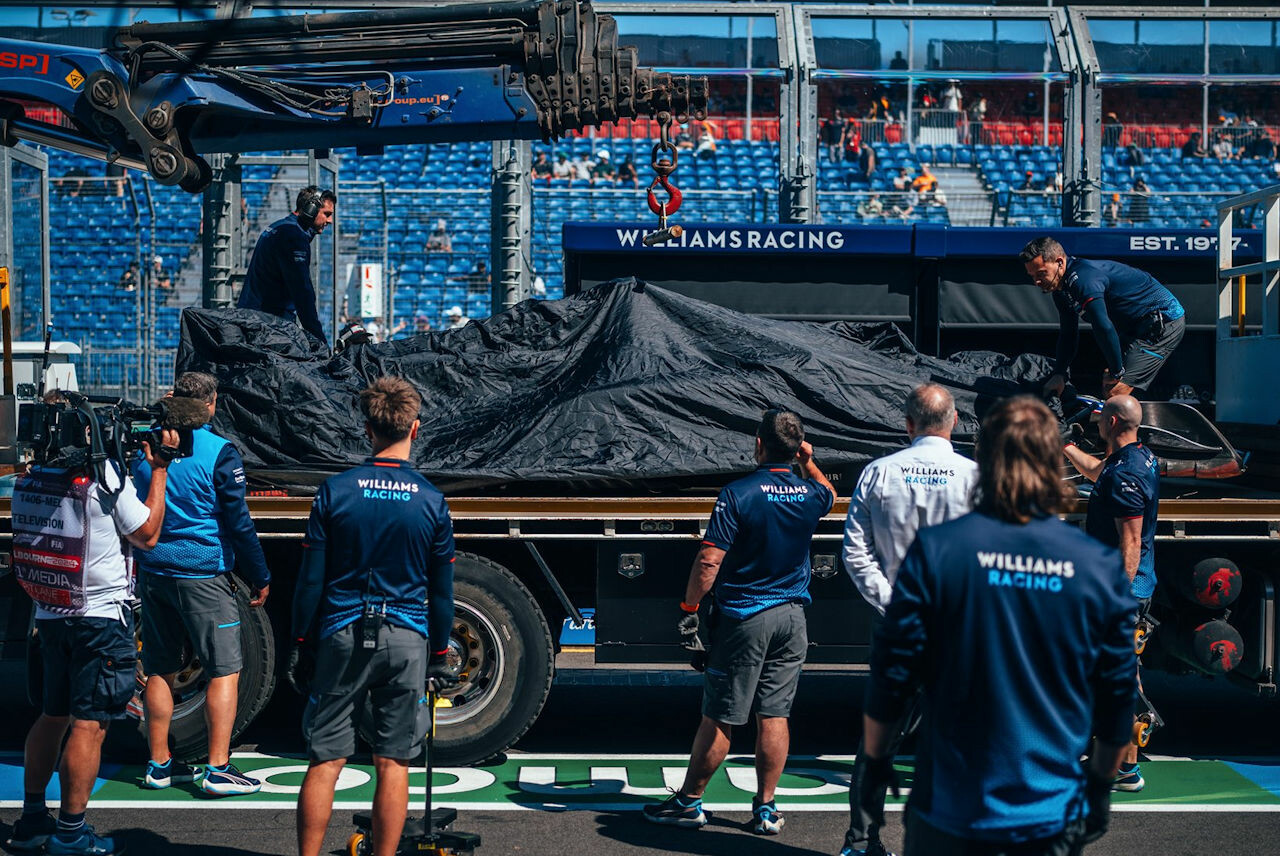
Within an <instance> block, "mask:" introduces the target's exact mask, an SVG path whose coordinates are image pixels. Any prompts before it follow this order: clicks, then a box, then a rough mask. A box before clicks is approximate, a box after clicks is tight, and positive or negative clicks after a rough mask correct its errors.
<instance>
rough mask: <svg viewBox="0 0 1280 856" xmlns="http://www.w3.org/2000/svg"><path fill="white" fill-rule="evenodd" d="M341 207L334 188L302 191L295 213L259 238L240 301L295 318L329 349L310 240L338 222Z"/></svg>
mask: <svg viewBox="0 0 1280 856" xmlns="http://www.w3.org/2000/svg"><path fill="white" fill-rule="evenodd" d="M337 204H338V196H337V194H335V193H334V192H333V191H332V190H321V189H320V188H319V187H316V186H315V185H311V186H309V187H304V188H303V189H302V190H300V191H299V192H298V196H297V199H296V200H295V201H294V208H293V213H292V214H290V215H289V216H288V217H284V218H282V219H280V220H277V221H276V222H274V223H272V224H271V225H270V226H269V227H268V228H267V230H266V231H265V232H263V233H262V236H261V237H260V238H258V243H257V245H256V246H255V247H254V248H253V255H252V256H250V258H249V272H248V274H247V275H246V276H245V281H244V288H243V289H242V290H241V292H240V300H239V302H238V303H237V306H239V307H240V308H241V309H258V310H261V311H263V312H269V313H271V314H272V315H278V316H280V317H281V318H285V319H287V320H289V321H292V320H294V318H295V317H296V318H297V319H298V320H299V321H301V322H302V329H304V330H306V331H307V333H308V334H310V335H311V336H312V337H313V338H315V339H316V340H317V341H318V342H320V343H322V344H326V347H327V343H326V341H325V336H324V326H323V325H322V324H321V323H320V315H319V313H317V312H316V290H315V287H314V286H313V285H312V284H311V242H312V241H313V240H315V238H316V236H317V235H319V234H320V233H321V232H323V231H324V228H325V227H326V226H328V225H329V223H330V222H332V221H333V217H334V211H335V210H336V208H337Z"/></svg>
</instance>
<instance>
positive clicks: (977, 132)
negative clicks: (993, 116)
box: [969, 95, 987, 146]
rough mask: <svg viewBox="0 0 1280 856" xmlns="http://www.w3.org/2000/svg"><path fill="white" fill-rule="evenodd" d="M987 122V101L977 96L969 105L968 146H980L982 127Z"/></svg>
mask: <svg viewBox="0 0 1280 856" xmlns="http://www.w3.org/2000/svg"><path fill="white" fill-rule="evenodd" d="M986 121H987V99H986V98H984V97H983V96H981V95H979V96H977V97H976V98H975V99H974V100H973V101H971V102H970V103H969V145H971V146H980V145H982V127H983V125H985V124H986Z"/></svg>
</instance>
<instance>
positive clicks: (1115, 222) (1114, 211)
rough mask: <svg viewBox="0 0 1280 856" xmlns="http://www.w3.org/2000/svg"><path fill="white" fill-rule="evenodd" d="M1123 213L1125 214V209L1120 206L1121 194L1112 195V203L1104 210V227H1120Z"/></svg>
mask: <svg viewBox="0 0 1280 856" xmlns="http://www.w3.org/2000/svg"><path fill="white" fill-rule="evenodd" d="M1122 213H1123V208H1122V206H1121V204H1120V194H1119V193H1113V194H1111V201H1110V202H1108V203H1107V204H1106V207H1104V208H1103V209H1102V225H1104V226H1119V225H1120V216H1121V214H1122Z"/></svg>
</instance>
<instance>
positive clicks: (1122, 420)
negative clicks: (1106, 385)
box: [1102, 395, 1142, 434]
mask: <svg viewBox="0 0 1280 856" xmlns="http://www.w3.org/2000/svg"><path fill="white" fill-rule="evenodd" d="M1112 419H1114V420H1115V431H1114V432H1113V433H1117V434H1122V433H1126V432H1128V431H1137V430H1138V426H1139V425H1141V424H1142V405H1141V404H1139V403H1138V399H1136V398H1134V397H1133V396H1132V395H1113V396H1111V397H1110V398H1108V399H1107V403H1106V404H1104V405H1102V421H1103V422H1106V423H1107V424H1108V425H1110V424H1111V420H1112Z"/></svg>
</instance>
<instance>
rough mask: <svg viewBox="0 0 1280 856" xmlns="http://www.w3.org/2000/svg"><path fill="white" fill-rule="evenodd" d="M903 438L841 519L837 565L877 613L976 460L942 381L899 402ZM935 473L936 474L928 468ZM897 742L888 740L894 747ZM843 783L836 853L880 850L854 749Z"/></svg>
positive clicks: (966, 498)
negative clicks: (954, 435)
mask: <svg viewBox="0 0 1280 856" xmlns="http://www.w3.org/2000/svg"><path fill="white" fill-rule="evenodd" d="M905 410H906V426H905V427H906V430H907V439H908V440H909V442H910V443H911V445H910V446H909V447H908V448H906V449H903V450H902V451H900V452H895V453H894V454H892V455H889V456H887V457H884V458H881V459H879V460H877V461H873V462H871V463H870V464H868V465H867V467H866V468H865V469H863V471H862V475H861V476H859V477H858V483H857V486H856V487H854V489H853V496H852V497H850V499H849V514H848V517H847V518H846V520H845V525H844V546H843V558H844V569H845V571H846V572H847V573H848V574H849V576H850V577H851V578H852V579H853V582H854V585H856V586H857V588H858V591H859V592H860V593H861V594H862V597H863V598H864V599H865V600H866V601H867V603H869V604H871V606H872V608H873V609H875V611H876V612H877V613H878V614H879V615H881V616H883V615H884V613H885V610H886V609H887V608H888V607H889V602H890V599H891V598H892V595H893V583H894V580H895V579H896V578H897V575H898V566H899V565H901V564H902V559H903V557H904V556H906V554H907V549H908V548H909V547H910V546H911V544H912V542H913V541H915V538H916V533H917V532H918V531H919V530H920V529H922V528H924V527H926V526H937V525H938V524H939V523H945V522H946V521H948V520H952V519H954V518H956V517H959V516H961V515H963V514H966V513H968V512H969V510H970V509H971V508H972V507H973V497H972V494H973V487H974V484H975V483H976V482H977V480H978V467H977V465H976V464H974V462H973V461H971V460H969V459H968V458H966V457H964V456H962V455H959V454H957V453H956V451H955V450H954V449H953V448H952V446H951V432H952V430H954V429H955V427H956V424H957V421H958V416H957V414H956V405H955V400H954V399H953V398H952V397H951V393H950V392H948V391H947V390H946V388H945V387H942V386H939V385H938V384H935V383H926V384H922V385H921V386H918V387H916V388H915V389H914V390H912V391H911V394H910V395H909V396H908V397H907V402H906V408H905ZM925 473H929V474H941V476H940V477H934V476H933V475H930V476H929V477H926V478H921V477H920V476H921V475H924V474H925ZM918 708H919V701H918V699H913V700H912V701H911V702H910V703H909V704H908V707H907V713H906V714H905V715H904V716H903V717H902V718H901V719H900V720H899V721H898V722H897V723H895V728H894V731H895V733H896V734H898V735H901V737H902V738H906V737H908V736H910V733H911V732H912V731H914V730H915V727H916V726H917V725H918V724H919V717H918V716H916V715H915V714H916V711H917V710H918ZM897 748H898V747H897V746H893V747H891V751H894V752H896V751H897ZM858 757H859V758H861V759H862V760H860V761H857V762H856V763H855V764H854V767H853V776H852V779H851V782H850V787H849V829H848V831H847V832H846V833H845V840H844V848H843V849H842V850H841V851H840V856H868V854H872V856H876V854H884V853H885V850H884V845H883V844H882V843H881V842H880V829H879V827H878V826H877V825H876V824H874V823H871V824H869V823H868V822H867V818H866V817H864V816H863V814H862V812H861V810H860V807H859V805H858V783H859V782H861V781H862V776H863V775H864V774H865V772H866V756H865V753H864V752H862V751H861V749H860V750H859V752H858Z"/></svg>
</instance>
